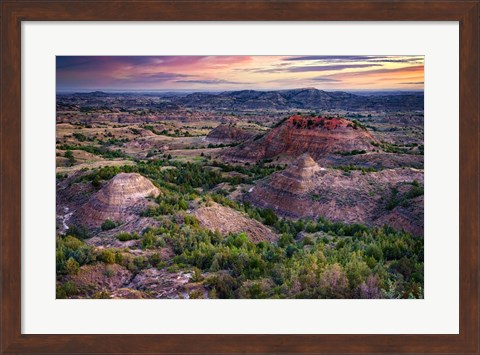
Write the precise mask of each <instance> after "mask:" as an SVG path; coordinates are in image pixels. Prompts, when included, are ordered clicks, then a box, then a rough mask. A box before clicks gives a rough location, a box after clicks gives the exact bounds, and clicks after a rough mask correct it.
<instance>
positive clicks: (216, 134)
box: [206, 124, 258, 144]
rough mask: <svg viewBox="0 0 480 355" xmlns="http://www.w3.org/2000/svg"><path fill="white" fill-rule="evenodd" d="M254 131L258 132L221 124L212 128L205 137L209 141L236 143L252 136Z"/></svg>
mask: <svg viewBox="0 0 480 355" xmlns="http://www.w3.org/2000/svg"><path fill="white" fill-rule="evenodd" d="M256 133H258V132H255V131H253V130H246V129H243V128H239V127H236V126H233V125H227V124H221V125H218V126H217V127H215V128H214V129H212V130H211V131H210V132H209V133H208V135H207V137H206V139H207V141H208V142H211V143H226V144H229V143H238V142H244V141H246V140H247V139H249V138H252V137H253V136H255V134H256Z"/></svg>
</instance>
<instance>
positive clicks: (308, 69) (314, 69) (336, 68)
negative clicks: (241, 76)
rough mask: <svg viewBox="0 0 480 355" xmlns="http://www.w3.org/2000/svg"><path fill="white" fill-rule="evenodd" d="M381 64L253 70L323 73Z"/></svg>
mask: <svg viewBox="0 0 480 355" xmlns="http://www.w3.org/2000/svg"><path fill="white" fill-rule="evenodd" d="M381 66H382V65H381V64H332V65H305V66H291V67H288V68H268V69H254V70H252V71H254V72H256V73H308V72H323V71H340V70H346V69H357V68H369V67H381Z"/></svg>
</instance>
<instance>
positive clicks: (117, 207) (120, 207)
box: [72, 173, 160, 228]
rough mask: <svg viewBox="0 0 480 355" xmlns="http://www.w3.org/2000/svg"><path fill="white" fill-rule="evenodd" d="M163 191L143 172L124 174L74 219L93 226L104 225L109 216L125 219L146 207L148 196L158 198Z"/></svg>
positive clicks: (93, 197) (81, 209) (94, 197)
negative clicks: (142, 173)
mask: <svg viewBox="0 0 480 355" xmlns="http://www.w3.org/2000/svg"><path fill="white" fill-rule="evenodd" d="M159 193H160V191H159V189H158V188H157V187H155V185H153V184H152V182H151V181H150V180H148V179H147V178H145V177H143V176H142V175H140V174H136V173H120V174H118V175H116V176H115V177H113V178H112V179H111V180H110V181H109V182H108V183H107V184H106V185H105V186H104V187H102V188H101V189H100V190H99V191H97V192H96V193H95V194H93V195H92V196H91V197H90V199H89V200H88V201H87V202H86V203H85V204H84V205H83V206H82V207H81V208H80V209H79V210H78V211H77V212H76V213H75V214H74V216H73V218H72V220H73V221H74V222H75V223H76V224H79V225H83V226H87V227H93V228H95V227H100V226H101V225H102V223H103V222H104V221H105V220H107V219H110V220H112V221H122V222H125V221H126V220H127V219H128V218H129V217H130V216H131V215H133V214H136V213H138V212H140V211H141V210H142V209H143V208H145V207H146V205H147V200H146V197H149V196H154V197H156V196H158V194H159Z"/></svg>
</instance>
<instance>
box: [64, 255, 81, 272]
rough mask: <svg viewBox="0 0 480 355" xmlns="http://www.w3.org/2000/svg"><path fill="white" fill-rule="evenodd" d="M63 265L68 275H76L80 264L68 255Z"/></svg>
mask: <svg viewBox="0 0 480 355" xmlns="http://www.w3.org/2000/svg"><path fill="white" fill-rule="evenodd" d="M65 267H66V269H67V273H68V274H69V275H76V274H77V273H78V271H79V269H80V265H79V264H78V262H77V261H76V260H75V259H74V258H72V257H70V258H69V259H68V260H67V262H66V264H65Z"/></svg>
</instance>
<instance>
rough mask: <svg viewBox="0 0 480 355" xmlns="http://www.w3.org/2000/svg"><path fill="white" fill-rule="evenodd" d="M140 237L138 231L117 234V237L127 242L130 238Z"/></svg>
mask: <svg viewBox="0 0 480 355" xmlns="http://www.w3.org/2000/svg"><path fill="white" fill-rule="evenodd" d="M139 238H140V236H139V235H138V234H137V233H128V232H120V233H119V234H118V235H117V239H118V240H119V241H121V242H126V241H128V240H134V239H139Z"/></svg>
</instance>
